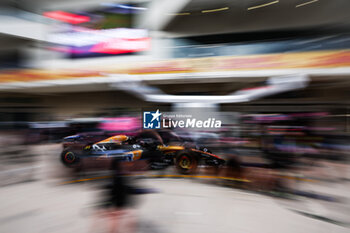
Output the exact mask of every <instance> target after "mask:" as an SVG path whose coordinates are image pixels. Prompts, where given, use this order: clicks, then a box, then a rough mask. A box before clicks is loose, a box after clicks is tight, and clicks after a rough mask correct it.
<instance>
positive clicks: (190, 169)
mask: <svg viewBox="0 0 350 233" xmlns="http://www.w3.org/2000/svg"><path fill="white" fill-rule="evenodd" d="M198 162H199V161H198V157H197V156H196V155H195V154H193V153H190V152H188V151H182V152H180V153H178V154H177V156H176V159H175V166H176V169H177V170H178V172H179V173H181V174H185V175H186V174H192V173H195V172H196V170H197V167H198Z"/></svg>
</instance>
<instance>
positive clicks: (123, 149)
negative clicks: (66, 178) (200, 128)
mask: <svg viewBox="0 0 350 233" xmlns="http://www.w3.org/2000/svg"><path fill="white" fill-rule="evenodd" d="M91 141H93V140H91V139H90V141H89V142H88V140H87V138H86V136H81V135H74V136H69V137H65V138H64V142H63V151H62V153H61V161H62V162H63V164H64V165H66V166H69V167H72V166H78V165H79V163H80V160H81V159H90V160H95V161H97V160H100V159H111V158H117V159H119V160H121V161H128V162H132V161H137V160H148V162H149V165H150V169H164V168H166V167H169V166H171V165H175V166H176V168H177V170H178V171H179V172H180V173H182V174H190V173H194V172H195V171H196V170H197V167H198V165H199V164H200V163H203V164H206V165H211V166H220V165H223V164H224V163H225V160H224V159H222V158H220V157H219V156H217V155H215V154H212V153H211V152H210V151H209V150H208V149H207V148H201V147H196V146H193V145H192V144H187V143H183V142H182V143H178V144H177V145H163V144H160V143H159V142H158V141H157V140H153V139H151V138H135V137H128V136H126V135H115V136H112V137H108V138H106V139H104V140H101V141H97V142H91Z"/></svg>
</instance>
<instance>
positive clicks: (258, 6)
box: [248, 0, 279, 11]
mask: <svg viewBox="0 0 350 233" xmlns="http://www.w3.org/2000/svg"><path fill="white" fill-rule="evenodd" d="M276 3H279V0H277V1H273V2H268V3H265V4H261V5H257V6H252V7H249V8H248V11H250V10H254V9H258V8H262V7H266V6H270V5H273V4H276Z"/></svg>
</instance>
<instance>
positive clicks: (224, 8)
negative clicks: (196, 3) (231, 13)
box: [202, 7, 229, 13]
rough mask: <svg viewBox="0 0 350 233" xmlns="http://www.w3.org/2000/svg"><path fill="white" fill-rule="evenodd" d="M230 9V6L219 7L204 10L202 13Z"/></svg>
mask: <svg viewBox="0 0 350 233" xmlns="http://www.w3.org/2000/svg"><path fill="white" fill-rule="evenodd" d="M228 9H229V8H228V7H223V8H217V9H211V10H203V11H202V13H212V12H217V11H225V10H228Z"/></svg>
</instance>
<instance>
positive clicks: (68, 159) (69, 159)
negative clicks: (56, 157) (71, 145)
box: [61, 150, 79, 167]
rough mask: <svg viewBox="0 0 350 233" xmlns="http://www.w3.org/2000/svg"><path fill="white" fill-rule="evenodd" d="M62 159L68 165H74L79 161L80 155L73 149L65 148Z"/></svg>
mask: <svg viewBox="0 0 350 233" xmlns="http://www.w3.org/2000/svg"><path fill="white" fill-rule="evenodd" d="M61 161H62V163H63V164H64V165H66V166H68V167H69V166H72V165H74V164H77V163H78V162H79V157H78V156H77V154H76V153H74V152H73V151H69V150H65V151H63V152H62V153H61Z"/></svg>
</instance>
